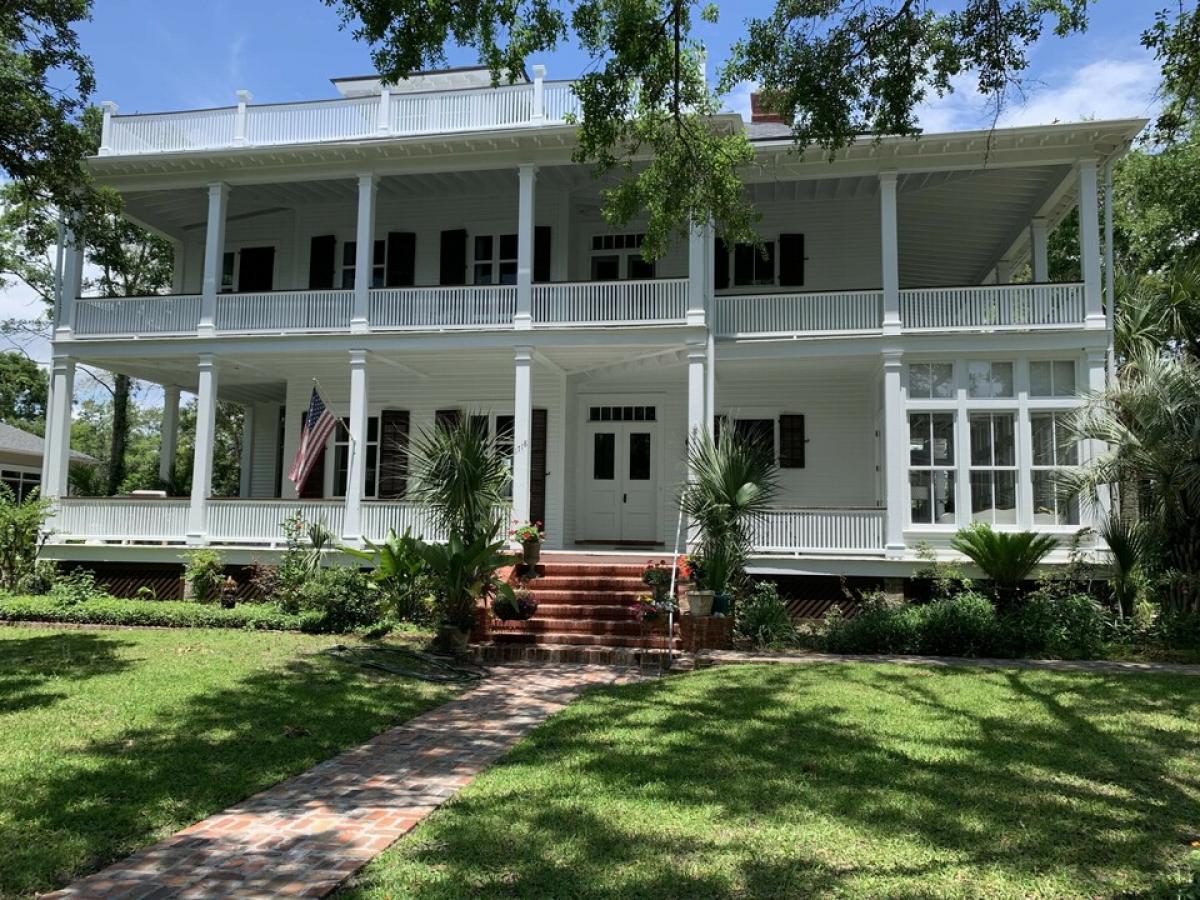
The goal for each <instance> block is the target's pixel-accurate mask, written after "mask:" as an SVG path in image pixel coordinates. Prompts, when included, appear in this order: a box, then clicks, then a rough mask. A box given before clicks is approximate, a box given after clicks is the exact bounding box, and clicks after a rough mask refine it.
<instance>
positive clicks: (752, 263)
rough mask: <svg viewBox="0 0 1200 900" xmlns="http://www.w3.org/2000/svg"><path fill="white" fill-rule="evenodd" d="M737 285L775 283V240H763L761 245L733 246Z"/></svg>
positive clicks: (735, 283) (734, 275)
mask: <svg viewBox="0 0 1200 900" xmlns="http://www.w3.org/2000/svg"><path fill="white" fill-rule="evenodd" d="M733 283H734V285H735V286H739V287H740V286H746V285H773V284H774V283H775V242H774V241H763V244H762V246H761V247H755V246H754V245H753V244H738V245H736V246H735V247H734V248H733Z"/></svg>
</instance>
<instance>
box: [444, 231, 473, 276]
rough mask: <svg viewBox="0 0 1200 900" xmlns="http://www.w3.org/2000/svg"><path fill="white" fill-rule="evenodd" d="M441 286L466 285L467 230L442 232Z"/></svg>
mask: <svg viewBox="0 0 1200 900" xmlns="http://www.w3.org/2000/svg"><path fill="white" fill-rule="evenodd" d="M440 269H441V277H440V278H439V279H438V280H439V282H440V283H441V284H466V283H467V229H465V228H454V229H451V230H450V231H443V232H442V256H441V265H440Z"/></svg>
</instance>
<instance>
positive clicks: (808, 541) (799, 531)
mask: <svg viewBox="0 0 1200 900" xmlns="http://www.w3.org/2000/svg"><path fill="white" fill-rule="evenodd" d="M884 516H885V513H884V511H883V510H881V509H774V510H771V511H770V512H768V513H766V514H765V515H763V516H760V517H759V518H758V519H757V520H756V521H755V522H754V525H753V527H752V542H753V546H754V549H755V550H756V551H759V552H763V553H766V552H772V551H790V552H797V553H804V552H821V551H830V552H852V553H853V552H861V553H880V552H882V551H883V542H884Z"/></svg>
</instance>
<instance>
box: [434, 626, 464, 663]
mask: <svg viewBox="0 0 1200 900" xmlns="http://www.w3.org/2000/svg"><path fill="white" fill-rule="evenodd" d="M469 642H470V634H469V633H467V632H466V631H463V630H462V629H461V628H459V627H458V626H457V625H450V624H447V623H443V624H441V625H439V626H438V633H437V645H438V648H439V649H441V650H442V651H444V652H446V653H450V654H452V655H453V656H466V655H467V651H468V647H469Z"/></svg>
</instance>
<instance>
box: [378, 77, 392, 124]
mask: <svg viewBox="0 0 1200 900" xmlns="http://www.w3.org/2000/svg"><path fill="white" fill-rule="evenodd" d="M375 128H376V130H377V131H378V132H379V133H380V134H387V133H388V132H389V131H391V130H392V89H391V86H390V85H386V84H385V85H382V86H381V87H380V88H379V120H378V121H377V122H376V123H375Z"/></svg>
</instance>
